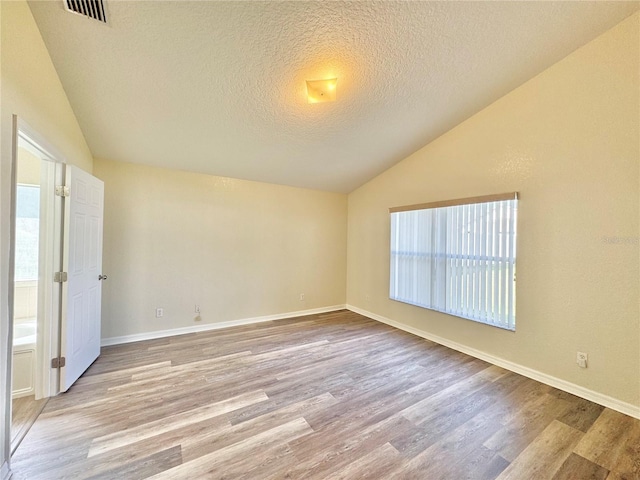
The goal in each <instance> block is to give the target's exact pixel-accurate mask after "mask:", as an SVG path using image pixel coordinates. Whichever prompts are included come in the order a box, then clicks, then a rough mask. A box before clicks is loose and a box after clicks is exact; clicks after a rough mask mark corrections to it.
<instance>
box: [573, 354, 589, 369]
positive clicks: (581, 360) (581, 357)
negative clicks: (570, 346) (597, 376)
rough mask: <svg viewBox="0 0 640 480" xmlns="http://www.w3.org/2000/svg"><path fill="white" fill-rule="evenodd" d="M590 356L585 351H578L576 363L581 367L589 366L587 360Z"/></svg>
mask: <svg viewBox="0 0 640 480" xmlns="http://www.w3.org/2000/svg"><path fill="white" fill-rule="evenodd" d="M588 359H589V356H588V355H587V354H586V353H584V352H578V353H577V355H576V363H577V364H578V366H579V367H580V368H587V360H588Z"/></svg>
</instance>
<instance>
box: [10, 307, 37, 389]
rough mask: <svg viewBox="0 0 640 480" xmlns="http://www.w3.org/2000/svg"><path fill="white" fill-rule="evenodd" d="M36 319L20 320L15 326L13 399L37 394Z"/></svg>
mask: <svg viewBox="0 0 640 480" xmlns="http://www.w3.org/2000/svg"><path fill="white" fill-rule="evenodd" d="M37 328H38V325H37V322H36V320H35V319H28V320H22V319H18V320H16V321H15V322H14V325H13V384H12V387H13V388H12V389H11V395H12V397H13V398H17V397H25V396H27V395H33V394H34V393H35V368H36V335H37Z"/></svg>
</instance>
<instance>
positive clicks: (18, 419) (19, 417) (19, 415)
mask: <svg viewBox="0 0 640 480" xmlns="http://www.w3.org/2000/svg"><path fill="white" fill-rule="evenodd" d="M11 403H12V407H11V451H12V452H15V451H16V449H17V448H18V445H20V442H21V441H22V439H23V438H24V437H25V435H26V434H27V432H28V431H29V429H30V428H31V426H32V425H33V424H34V422H35V421H36V418H38V415H40V412H42V409H43V408H44V406H45V405H46V403H47V399H46V398H42V399H40V400H36V397H35V396H34V395H29V396H26V397H19V398H14V399H13V400H12V401H11Z"/></svg>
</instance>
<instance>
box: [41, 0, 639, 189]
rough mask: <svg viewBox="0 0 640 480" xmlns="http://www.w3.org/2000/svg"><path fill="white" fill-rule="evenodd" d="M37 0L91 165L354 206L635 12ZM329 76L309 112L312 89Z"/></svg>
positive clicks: (555, 5)
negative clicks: (71, 4) (218, 180)
mask: <svg viewBox="0 0 640 480" xmlns="http://www.w3.org/2000/svg"><path fill="white" fill-rule="evenodd" d="M107 2H108V12H107V14H108V19H109V24H108V25H103V24H100V23H99V22H97V21H94V20H89V19H86V18H82V17H80V16H77V15H73V14H70V13H68V12H65V11H64V10H63V7H62V1H45V2H40V1H32V2H30V5H31V9H32V11H33V14H34V17H35V19H36V21H37V24H38V26H39V28H40V31H41V32H42V35H43V38H44V41H45V43H46V45H47V47H48V49H49V52H50V54H51V57H52V59H53V62H54V64H55V66H56V69H57V71H58V73H59V75H60V78H61V80H62V83H63V85H64V88H65V90H66V92H67V95H68V97H69V101H70V102H71V105H72V107H73V109H74V111H75V113H76V116H77V117H78V121H79V123H80V126H81V128H82V130H83V132H84V134H85V137H86V139H87V142H88V144H89V147H90V149H91V151H92V153H93V154H94V156H95V157H99V158H104V159H111V160H121V161H128V162H136V163H144V164H149V165H156V166H161V167H168V168H175V169H181V170H190V171H197V172H204V173H210V174H215V175H222V176H229V177H237V178H244V179H250V180H258V181H264V182H271V183H280V184H287V185H293V186H300V187H309V188H316V189H322V190H330V191H338V192H349V191H351V190H353V189H354V188H356V187H358V186H359V185H361V184H363V183H364V182H366V181H367V180H369V179H371V178H373V177H374V176H375V175H377V174H378V173H380V172H382V171H383V170H385V169H387V168H388V167H390V166H391V165H393V164H395V163H397V162H398V161H400V160H402V159H403V158H405V157H406V156H407V155H409V154H410V153H412V152H414V151H416V150H417V149H419V148H420V147H422V146H423V145H425V144H427V143H428V142H430V141H431V140H433V139H434V138H436V137H437V136H439V135H441V134H442V133H444V132H446V131H447V130H449V129H450V128H452V127H453V126H455V125H457V124H458V123H460V122H462V121H464V120H465V119H466V118H468V117H469V116H471V115H473V114H474V113H475V112H477V111H478V110H480V109H482V108H483V107H485V106H487V105H488V104H490V103H491V102H493V101H494V100H496V99H498V98H499V97H501V96H503V95H504V94H506V93H508V92H509V91H511V90H513V89H514V88H515V87H517V86H518V85H520V84H522V83H523V82H525V81H526V80H528V79H530V78H531V77H533V76H534V75H536V74H538V73H539V72H541V71H542V70H544V69H545V68H547V67H549V66H550V65H552V64H553V63H555V62H556V61H558V60H560V59H561V58H563V57H564V56H566V55H568V54H569V53H571V52H572V51H573V50H575V49H576V48H578V47H580V46H581V45H584V44H585V43H587V42H588V41H590V40H592V39H593V38H595V37H596V36H597V35H599V34H600V33H602V32H604V31H606V30H607V29H609V28H611V27H612V26H613V25H615V24H616V23H618V22H620V21H621V20H622V19H624V18H625V17H626V16H628V15H630V14H631V13H632V12H633V11H635V10H637V9H638V6H639V4H638V3H637V2H390V1H385V2H364V1H363V2H319V1H318V2H304V1H296V2H276V1H259V2H247V1H243V2H240V1H237V2H212V1H199V2H187V1H161V2H150V1H146V2H145V1H133V2H129V1H111V2H109V0H107ZM330 77H337V78H338V99H337V101H336V102H332V103H318V104H309V103H307V99H306V85H305V80H315V79H321V78H330Z"/></svg>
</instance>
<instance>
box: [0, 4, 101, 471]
mask: <svg viewBox="0 0 640 480" xmlns="http://www.w3.org/2000/svg"><path fill="white" fill-rule="evenodd" d="M0 12H1V13H0V25H1V37H0V38H1V40H0V61H1V85H2V92H1V101H0V162H1V163H0V260H1V262H0V265H1V267H0V298H1V299H2V301H1V302H0V345H1V348H0V352H2V353H1V355H2V365H3V368H2V369H1V372H0V411H2V412H5V413H6V412H7V411H8V405H7V402H8V401H9V399H10V396H9V395H10V392H9V389H8V386H7V368H6V360H7V357H8V355H7V352H9V351H10V349H9V348H8V345H9V337H8V330H9V314H8V304H7V299H8V298H9V292H8V271H9V270H8V266H9V256H8V255H9V238H10V237H9V213H10V198H11V195H10V191H11V190H10V189H11V156H12V141H11V139H12V115H13V114H16V115H18V116H19V117H20V118H22V119H23V120H24V121H25V122H26V123H27V124H29V125H30V127H31V128H33V129H34V130H35V131H37V132H38V133H39V134H40V135H41V136H43V137H44V138H46V139H47V141H48V142H50V143H51V144H53V145H55V146H56V148H57V150H59V151H60V152H61V153H62V154H63V155H64V156H65V157H66V160H67V161H68V162H69V163H73V164H76V165H78V166H80V167H81V168H83V169H84V170H87V171H89V172H90V171H91V170H92V168H93V160H92V157H91V153H90V152H89V148H88V147H87V144H86V142H85V141H84V137H83V135H82V132H81V131H80V127H79V126H78V123H77V121H76V118H75V116H74V114H73V111H72V110H71V107H70V105H69V102H68V100H67V97H66V95H65V93H64V90H63V88H62V85H61V83H60V80H59V78H58V75H57V73H56V71H55V69H54V68H53V64H52V63H51V59H50V57H49V53H48V52H47V49H46V48H45V46H44V42H43V41H42V37H41V36H40V32H39V31H38V28H37V26H36V24H35V21H34V20H33V17H32V15H31V11H30V10H29V6H28V5H27V3H26V2H25V1H22V0H20V1H11V2H7V1H2V2H0ZM7 419H8V417H7V416H6V415H0V465H3V464H4V462H5V461H6V460H7V458H8V448H9V445H8V440H7V438H8V437H7V434H8V422H7Z"/></svg>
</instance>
